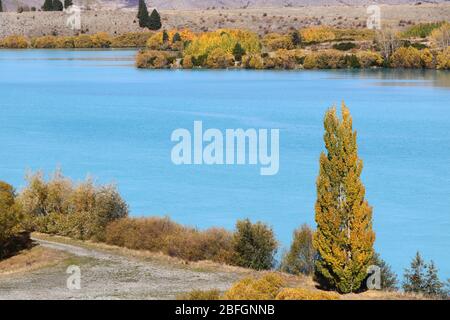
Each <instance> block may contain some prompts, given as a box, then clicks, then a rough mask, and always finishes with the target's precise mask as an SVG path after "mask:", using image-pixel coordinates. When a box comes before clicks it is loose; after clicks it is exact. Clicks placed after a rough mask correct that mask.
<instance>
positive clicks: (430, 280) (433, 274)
mask: <svg viewBox="0 0 450 320" xmlns="http://www.w3.org/2000/svg"><path fill="white" fill-rule="evenodd" d="M443 288H444V284H443V283H442V281H441V280H439V275H438V269H437V267H436V265H435V264H434V261H433V260H431V261H430V263H429V264H427V272H426V275H425V282H424V291H425V292H424V293H425V294H426V295H429V296H437V297H444V295H445V293H444V290H443Z"/></svg>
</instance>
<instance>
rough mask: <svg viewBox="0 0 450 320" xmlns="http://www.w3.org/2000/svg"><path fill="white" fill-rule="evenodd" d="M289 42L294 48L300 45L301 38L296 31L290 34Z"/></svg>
mask: <svg viewBox="0 0 450 320" xmlns="http://www.w3.org/2000/svg"><path fill="white" fill-rule="evenodd" d="M291 41H292V44H293V45H294V46H296V47H297V46H299V45H301V44H302V37H301V35H300V33H299V32H298V31H294V32H292V33H291Z"/></svg>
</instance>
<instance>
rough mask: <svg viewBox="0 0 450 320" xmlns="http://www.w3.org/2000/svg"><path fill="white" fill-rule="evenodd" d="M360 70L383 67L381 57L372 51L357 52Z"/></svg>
mask: <svg viewBox="0 0 450 320" xmlns="http://www.w3.org/2000/svg"><path fill="white" fill-rule="evenodd" d="M356 57H357V58H358V61H359V64H360V66H361V68H370V67H381V66H382V65H383V62H384V60H383V57H382V56H381V55H380V54H379V53H377V52H373V51H358V52H357V53H356Z"/></svg>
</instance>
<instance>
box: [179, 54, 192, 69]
mask: <svg viewBox="0 0 450 320" xmlns="http://www.w3.org/2000/svg"><path fill="white" fill-rule="evenodd" d="M181 65H182V66H183V69H192V68H193V67H194V64H193V63H192V56H190V55H186V56H184V58H183V60H182V61H181Z"/></svg>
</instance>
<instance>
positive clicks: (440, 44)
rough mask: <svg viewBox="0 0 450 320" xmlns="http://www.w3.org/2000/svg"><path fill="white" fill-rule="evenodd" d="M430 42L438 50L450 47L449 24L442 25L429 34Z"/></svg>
mask: <svg viewBox="0 0 450 320" xmlns="http://www.w3.org/2000/svg"><path fill="white" fill-rule="evenodd" d="M430 38H431V42H432V43H433V45H434V46H435V47H437V48H440V49H445V48H447V47H448V46H450V23H447V22H446V23H443V24H442V25H441V26H440V27H439V28H438V29H435V30H433V32H432V33H431V36H430Z"/></svg>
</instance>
